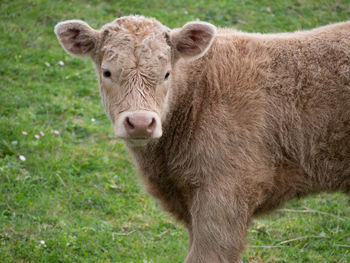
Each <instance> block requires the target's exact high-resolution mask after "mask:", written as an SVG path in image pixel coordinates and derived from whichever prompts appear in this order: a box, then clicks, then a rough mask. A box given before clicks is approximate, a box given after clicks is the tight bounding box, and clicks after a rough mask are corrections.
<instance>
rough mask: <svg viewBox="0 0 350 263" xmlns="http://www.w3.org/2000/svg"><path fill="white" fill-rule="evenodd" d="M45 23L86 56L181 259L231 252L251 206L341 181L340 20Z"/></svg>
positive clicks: (349, 121)
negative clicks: (172, 221) (178, 238)
mask: <svg viewBox="0 0 350 263" xmlns="http://www.w3.org/2000/svg"><path fill="white" fill-rule="evenodd" d="M55 33H56V34H57V37H58V39H59V41H60V43H61V45H62V46H63V48H64V49H65V50H66V51H67V52H69V53H71V54H73V55H77V56H89V57H90V58H92V61H93V62H94V64H95V66H96V69H97V73H98V77H99V83H100V91H101V97H102V101H103V104H104V106H105V109H106V112H107V114H108V116H109V118H110V119H111V121H112V123H113V125H114V129H115V132H116V135H117V136H118V137H121V138H123V139H124V140H125V142H126V145H127V146H128V148H129V149H130V151H131V153H132V154H133V156H134V158H135V161H136V164H137V165H138V168H139V170H140V173H141V176H142V178H143V180H144V181H145V183H146V185H147V186H148V190H149V192H150V193H151V194H152V195H153V196H155V197H156V198H158V199H159V200H160V201H161V203H162V204H163V206H164V208H165V209H166V210H167V211H169V212H170V213H172V214H173V215H174V216H175V217H176V218H177V219H179V220H181V221H182V222H183V223H184V224H185V225H186V227H187V229H188V232H189V235H190V244H189V253H188V256H187V259H186V262H187V263H195V262H196V263H199V262H201V263H203V262H209V263H216V262H238V261H239V260H240V256H241V252H242V250H243V248H244V244H245V236H246V232H247V227H248V225H249V223H250V221H251V218H252V217H254V216H256V215H259V214H261V213H264V212H268V211H270V210H272V209H275V208H276V207H279V206H281V205H283V204H284V203H285V201H287V200H289V199H291V198H294V197H301V196H305V195H307V194H311V193H316V192H320V191H336V190H341V191H344V192H348V193H349V192H350V22H347V23H340V24H335V25H330V26H326V27H321V28H318V29H314V30H311V31H305V32H296V33H290V34H288V33H287V34H267V35H262V34H248V33H242V32H238V31H234V30H229V29H218V30H217V29H216V28H215V27H214V26H213V25H211V24H208V23H202V22H191V23H188V24H186V25H184V26H183V27H182V28H178V29H174V30H170V29H169V28H167V27H165V26H163V25H162V24H160V23H159V22H158V21H156V20H155V19H149V18H145V17H141V16H129V17H122V18H119V19H117V20H115V21H113V22H112V23H109V24H107V25H105V26H104V27H102V29H101V30H94V29H92V28H91V27H89V26H88V25H87V24H86V23H84V22H82V21H77V20H71V21H65V22H62V23H59V24H58V25H57V26H56V28H55Z"/></svg>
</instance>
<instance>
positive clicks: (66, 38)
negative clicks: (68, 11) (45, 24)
mask: <svg viewBox="0 0 350 263" xmlns="http://www.w3.org/2000/svg"><path fill="white" fill-rule="evenodd" d="M55 34H56V36H57V38H58V40H59V41H60V44H61V45H62V47H63V48H64V49H65V50H66V51H67V52H68V53H70V54H72V55H74V56H91V54H92V52H93V51H94V50H95V49H96V47H97V42H98V39H99V31H97V30H94V29H92V28H91V27H90V26H89V25H88V24H87V23H85V22H83V21H80V20H68V21H64V22H60V23H58V24H57V25H56V26H55Z"/></svg>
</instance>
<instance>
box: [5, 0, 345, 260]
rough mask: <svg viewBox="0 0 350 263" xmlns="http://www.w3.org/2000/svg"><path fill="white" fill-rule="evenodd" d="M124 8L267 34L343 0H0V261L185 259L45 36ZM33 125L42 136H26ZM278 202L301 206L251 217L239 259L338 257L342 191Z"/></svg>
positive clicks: (86, 72) (178, 239) (87, 87)
mask: <svg viewBox="0 0 350 263" xmlns="http://www.w3.org/2000/svg"><path fill="white" fill-rule="evenodd" d="M128 14H143V15H146V16H152V17H156V18H157V19H158V20H160V21H161V22H162V23H164V24H166V25H168V26H169V27H179V26H182V25H183V24H184V23H185V22H187V21H190V20H195V19H197V18H199V19H201V20H205V21H208V22H212V23H214V24H216V25H218V26H224V27H229V26H230V27H231V26H232V27H235V28H238V29H240V30H245V31H250V32H278V31H292V30H300V29H307V28H312V27H315V26H319V25H325V24H328V23H331V22H337V21H344V20H346V19H347V18H349V17H350V2H349V1H348V0H335V1H328V0H320V1H311V0H299V1H292V0H286V1H272V0H263V1H251V0H249V1H238V0H236V1H228V0H226V1H224V0H219V1H204V0H198V1H188V0H183V1H181V0H172V1H170V0H166V1H155V0H151V1H147V0H145V1H136V0H119V1H107V0H106V1H97V0H90V1H88V0H85V1H62V0H57V1H44V0H27V1H23V0H22V1H21V0H12V1H10V0H3V1H1V2H0V262H45V263H46V262H84V263H85V262H148V263H150V262H183V260H184V259H185V256H186V248H187V235H186V233H185V230H184V228H183V227H182V226H181V224H178V223H176V222H175V221H174V220H173V219H172V218H170V217H169V216H168V215H167V214H165V213H164V212H162V211H161V209H160V208H159V206H158V204H157V202H156V201H154V200H153V199H152V198H150V197H149V196H148V195H147V194H145V192H144V191H143V190H142V186H141V185H140V183H139V180H138V179H137V176H135V170H134V168H133V167H134V166H133V165H132V163H131V161H130V158H129V155H128V153H127V152H126V150H125V147H124V146H123V144H122V143H121V141H119V140H116V139H115V138H114V136H113V131H112V128H111V125H110V124H109V121H108V120H107V118H106V117H105V114H104V111H103V108H102V106H101V103H100V99H99V94H98V88H97V80H96V77H95V73H94V69H93V67H92V65H91V64H90V62H89V61H83V60H78V59H75V58H72V57H70V56H69V55H67V54H66V53H65V52H64V51H63V50H62V48H61V47H60V46H59V44H58V41H57V40H56V38H55V35H54V33H53V27H54V25H55V24H56V23H57V22H59V21H61V20H65V19H72V18H75V19H83V20H85V21H87V22H89V23H90V24H91V25H92V26H94V27H97V28H99V27H100V26H102V25H103V24H105V23H107V22H109V21H111V20H112V19H114V18H115V17H116V16H121V15H128ZM59 61H62V62H64V65H63V66H62V65H60V64H59ZM94 120H95V121H94ZM53 130H58V131H59V132H60V134H59V135H56V134H54V133H53ZM22 131H26V132H27V133H28V135H26V136H24V135H22ZM40 131H43V132H44V133H45V136H43V137H40V139H35V137H34V135H35V134H39V132H40ZM20 155H23V156H25V158H26V160H25V161H21V160H20ZM287 208H288V209H290V210H306V209H307V210H308V211H309V212H305V211H304V213H301V212H295V211H290V210H288V211H287V212H278V213H275V214H274V215H271V216H268V217H264V218H261V219H258V220H255V221H254V223H253V225H252V227H251V228H250V231H249V244H248V245H249V247H248V249H247V250H246V252H245V254H244V262H248V261H249V262H338V263H341V262H343V263H345V262H350V247H349V246H350V208H349V203H348V201H347V198H346V197H345V196H344V195H341V194H332V195H330V194H322V195H317V196H314V197H310V198H307V199H304V200H302V201H292V202H290V203H288V205H287ZM286 241H288V242H286Z"/></svg>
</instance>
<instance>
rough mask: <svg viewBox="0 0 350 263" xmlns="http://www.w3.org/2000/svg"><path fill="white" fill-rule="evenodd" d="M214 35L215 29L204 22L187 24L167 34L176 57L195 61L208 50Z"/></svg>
mask: <svg viewBox="0 0 350 263" xmlns="http://www.w3.org/2000/svg"><path fill="white" fill-rule="evenodd" d="M215 35H216V27H215V26H213V25H212V24H209V23H206V22H189V23H187V24H185V25H184V26H183V27H182V28H177V29H174V30H172V31H171V32H170V34H169V39H170V42H171V45H172V47H173V48H174V49H175V53H176V55H178V56H179V57H183V58H190V59H197V58H200V57H202V56H203V55H204V54H205V53H206V52H207V51H208V49H209V48H210V46H211V44H212V43H213V40H214V38H215Z"/></svg>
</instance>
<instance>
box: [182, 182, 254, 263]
mask: <svg viewBox="0 0 350 263" xmlns="http://www.w3.org/2000/svg"><path fill="white" fill-rule="evenodd" d="M191 217H192V220H191V225H190V226H189V227H188V228H189V234H190V242H191V244H190V246H189V253H188V256H187V259H186V261H185V263H238V262H240V259H241V253H242V251H243V249H244V246H245V237H246V232H247V228H248V224H249V221H250V216H249V209H248V204H247V203H245V201H244V200H243V199H242V198H241V197H240V194H239V192H238V191H237V192H235V191H233V192H232V190H231V191H226V190H225V189H218V188H215V187H211V188H205V189H202V188H201V189H200V190H198V192H197V193H196V195H195V198H194V199H193V205H192V207H191Z"/></svg>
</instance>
